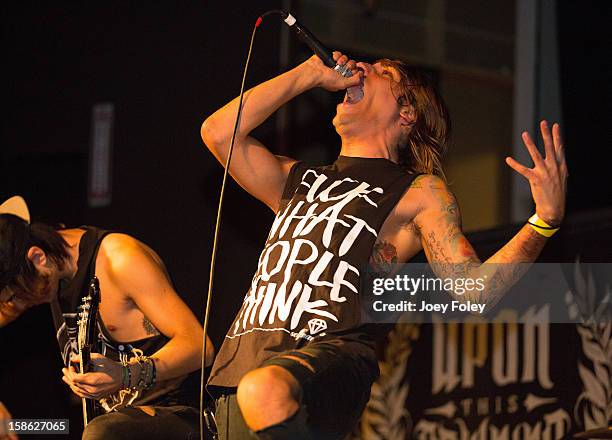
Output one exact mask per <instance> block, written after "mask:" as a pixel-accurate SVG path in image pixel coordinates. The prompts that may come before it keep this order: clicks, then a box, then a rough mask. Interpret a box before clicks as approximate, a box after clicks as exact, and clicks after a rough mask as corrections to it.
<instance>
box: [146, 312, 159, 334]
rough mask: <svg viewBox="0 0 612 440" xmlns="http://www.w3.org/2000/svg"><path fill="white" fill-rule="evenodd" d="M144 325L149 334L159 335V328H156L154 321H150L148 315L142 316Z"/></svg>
mask: <svg viewBox="0 0 612 440" xmlns="http://www.w3.org/2000/svg"><path fill="white" fill-rule="evenodd" d="M142 327H143V328H144V329H145V331H146V332H147V335H153V336H156V335H159V330H157V329H156V328H155V326H154V325H153V323H151V321H149V320H148V319H147V317H146V316H143V317H142Z"/></svg>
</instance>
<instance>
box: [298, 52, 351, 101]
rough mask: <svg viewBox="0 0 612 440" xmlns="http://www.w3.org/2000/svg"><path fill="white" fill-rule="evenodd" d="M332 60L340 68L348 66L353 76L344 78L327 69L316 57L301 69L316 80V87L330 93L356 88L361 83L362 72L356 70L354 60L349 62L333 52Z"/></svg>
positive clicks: (338, 53)
mask: <svg viewBox="0 0 612 440" xmlns="http://www.w3.org/2000/svg"><path fill="white" fill-rule="evenodd" d="M334 60H335V61H336V63H338V64H339V65H341V66H344V65H345V64H348V67H349V68H350V69H351V72H353V76H351V77H349V78H345V77H343V76H342V75H340V73H338V72H336V71H335V70H334V69H332V68H329V67H327V66H326V65H325V64H323V62H322V61H321V60H320V59H319V57H318V56H316V55H313V56H311V57H310V58H309V59H307V60H306V61H305V62H304V63H303V64H302V66H301V67H302V68H303V69H306V70H308V75H312V77H313V78H317V86H318V87H322V88H324V89H325V90H329V91H330V92H336V91H338V90H344V89H348V88H349V87H352V86H357V85H359V84H360V83H361V81H362V79H363V78H362V77H363V72H362V71H361V70H360V69H357V63H356V62H355V60H349V58H348V57H347V56H346V55H343V54H342V53H340V52H338V51H335V52H334Z"/></svg>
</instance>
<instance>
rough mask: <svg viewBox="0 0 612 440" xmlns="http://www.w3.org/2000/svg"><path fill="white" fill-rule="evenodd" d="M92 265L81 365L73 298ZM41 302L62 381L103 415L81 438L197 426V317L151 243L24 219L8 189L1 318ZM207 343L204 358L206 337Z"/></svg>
mask: <svg viewBox="0 0 612 440" xmlns="http://www.w3.org/2000/svg"><path fill="white" fill-rule="evenodd" d="M94 275H95V276H97V277H98V279H99V282H100V291H101V302H100V304H99V313H98V322H97V326H98V333H99V341H98V346H99V347H98V349H99V350H98V351H99V352H98V353H92V355H91V362H92V370H90V372H88V373H85V374H80V373H78V371H79V369H78V365H77V366H76V368H75V366H74V364H72V365H71V362H75V361H76V359H77V358H76V356H75V350H76V339H75V338H76V334H77V323H76V320H77V316H76V315H77V307H78V305H79V304H80V303H81V299H82V297H84V296H87V293H88V288H89V284H90V280H91V278H92V277H93V276H94ZM42 303H50V304H51V309H52V312H53V319H54V323H55V326H56V330H57V335H58V341H59V343H60V349H61V351H62V357H63V359H64V362H65V365H66V367H65V368H64V369H63V370H62V371H63V374H64V376H63V380H64V382H66V384H68V386H70V388H71V389H72V391H73V392H74V393H75V394H76V395H78V396H79V397H81V398H88V399H95V400H97V401H98V405H97V406H98V407H99V409H100V413H101V415H99V416H98V417H96V418H94V419H93V420H92V421H90V423H89V424H88V425H87V426H86V428H85V431H84V433H83V438H84V439H105V438H109V439H110V438H112V439H124V438H125V439H128V438H129V439H140V438H142V439H145V438H146V439H155V438H160V439H161V438H164V439H165V438H173V439H182V438H192V437H190V436H195V435H196V433H197V432H198V409H197V408H198V406H199V394H198V388H199V387H198V383H199V372H198V369H199V368H200V363H201V354H202V349H201V341H202V327H201V326H200V324H199V323H198V321H197V319H196V317H195V316H194V315H193V313H192V312H191V311H190V310H189V308H188V307H187V306H186V305H185V303H184V302H183V301H182V300H181V299H180V298H179V296H178V295H177V293H176V291H175V290H174V288H173V287H172V284H171V282H170V278H169V276H168V274H167V272H166V269H165V266H164V263H163V262H162V260H161V259H160V257H159V256H158V255H157V254H156V253H155V252H154V251H153V250H152V249H151V248H149V247H148V246H146V245H145V244H143V243H141V242H140V241H138V240H136V239H135V238H132V237H130V236H128V235H125V234H119V233H110V232H107V231H103V230H100V229H97V228H94V227H89V226H86V227H81V228H76V229H62V230H55V229H53V228H51V227H50V226H48V225H45V224H41V223H32V224H30V222H29V213H28V210H27V206H26V205H25V202H24V201H23V199H21V198H20V197H14V198H12V199H9V200H8V201H7V202H5V203H4V204H2V205H1V206H0V327H2V326H4V325H6V324H8V323H9V322H11V321H13V320H14V319H16V318H17V317H18V316H19V315H21V314H22V313H23V312H24V311H26V310H27V309H28V308H30V307H32V306H34V305H37V304H42ZM207 347H210V350H208V349H207V353H206V361H207V365H208V364H210V363H211V362H212V359H213V348H212V343H211V342H210V340H208V341H207ZM105 412H106V413H105ZM194 438H195V437H194Z"/></svg>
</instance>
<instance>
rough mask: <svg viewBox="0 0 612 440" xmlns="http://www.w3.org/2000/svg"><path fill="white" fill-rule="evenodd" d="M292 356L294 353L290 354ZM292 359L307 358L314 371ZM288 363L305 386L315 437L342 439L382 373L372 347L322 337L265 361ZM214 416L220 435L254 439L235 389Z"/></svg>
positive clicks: (234, 439)
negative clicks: (239, 404)
mask: <svg viewBox="0 0 612 440" xmlns="http://www.w3.org/2000/svg"><path fill="white" fill-rule="evenodd" d="M288 356H290V357H288ZM291 357H293V358H299V359H301V360H302V361H304V362H306V363H308V365H309V366H310V367H312V370H314V372H313V371H312V370H311V369H310V368H308V367H306V366H304V365H303V364H302V363H300V362H299V361H296V360H295V359H292V358H291ZM270 365H276V366H280V367H283V368H285V369H286V370H287V371H289V372H290V373H291V374H292V375H293V376H294V377H295V378H296V379H297V381H298V382H299V384H300V385H301V388H302V402H301V403H302V405H304V406H305V407H306V411H307V413H308V423H307V426H308V429H309V432H310V433H311V437H312V438H314V439H317V440H341V439H344V438H345V437H346V436H347V435H348V434H349V433H350V432H351V431H352V429H353V428H354V427H355V424H356V423H357V421H358V420H359V417H360V416H361V413H362V412H363V409H364V408H365V405H366V403H367V402H368V399H369V398H370V388H371V386H372V383H373V382H374V380H375V379H376V378H377V377H378V365H377V363H376V359H375V356H374V353H373V350H371V349H370V348H369V347H368V348H365V347H364V346H363V345H362V344H360V343H346V342H344V341H343V342H338V343H335V342H320V343H314V344H309V345H308V346H306V347H304V348H302V349H300V350H291V351H286V352H283V353H280V354H278V355H277V356H275V357H273V358H271V359H269V360H268V361H266V362H265V363H264V365H262V366H270ZM215 418H216V421H217V426H218V430H219V439H220V440H252V439H253V438H254V437H252V436H251V435H250V433H249V430H248V428H247V426H246V424H245V422H244V420H243V418H242V414H241V413H240V409H239V408H238V403H237V401H236V396H235V394H230V395H223V396H221V397H219V398H218V399H217V401H216V412H215Z"/></svg>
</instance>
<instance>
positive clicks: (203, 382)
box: [200, 9, 284, 440]
mask: <svg viewBox="0 0 612 440" xmlns="http://www.w3.org/2000/svg"><path fill="white" fill-rule="evenodd" d="M283 13H284V11H281V10H280V9H272V10H269V11H267V12H265V13H263V14H262V15H260V16H259V17H258V18H257V21H256V22H255V25H254V26H253V32H252V33H251V42H250V44H249V52H248V55H247V59H246V63H245V65H244V72H243V74H242V84H241V85H240V96H239V99H238V112H237V113H236V122H235V123H234V130H233V132H232V138H231V140H230V147H229V151H228V153H227V159H226V160H225V170H224V172H223V180H222V183H221V190H220V192H219V206H218V207H217V221H216V223H215V234H214V238H213V247H212V255H211V258H210V273H209V276H208V294H207V297H206V310H205V312H204V325H203V327H204V328H203V330H204V336H203V341H202V347H203V350H202V365H201V371H200V440H205V438H204V428H205V423H204V409H205V408H204V394H205V390H206V373H205V372H204V370H205V369H206V345H207V344H206V339H207V338H206V335H207V333H208V318H209V315H210V305H211V302H212V292H213V280H214V274H215V263H216V260H217V246H218V241H219V231H220V229H221V213H222V209H223V200H224V196H225V186H226V183H227V176H228V174H229V167H230V162H231V159H232V152H233V151H234V141H235V140H236V133H237V131H238V124H239V123H240V115H241V114H242V100H243V97H244V84H245V82H246V76H247V72H248V69H249V64H250V62H251V53H252V51H253V42H254V41H255V33H256V32H257V28H258V27H259V25H260V24H261V22H262V21H263V19H264V17H266V16H268V15H271V14H280V15H283ZM213 423H215V422H214V418H213ZM207 424H208V423H207ZM214 430H215V432H214V436H215V437H214V438H215V439H217V438H218V436H217V433H216V430H217V429H216V426H215V427H214Z"/></svg>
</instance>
